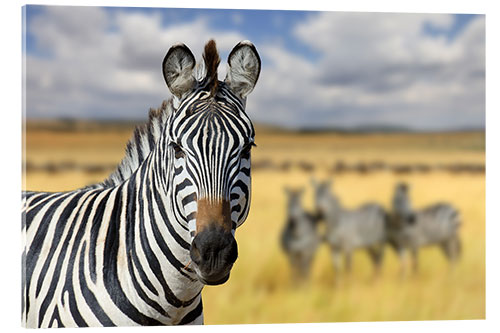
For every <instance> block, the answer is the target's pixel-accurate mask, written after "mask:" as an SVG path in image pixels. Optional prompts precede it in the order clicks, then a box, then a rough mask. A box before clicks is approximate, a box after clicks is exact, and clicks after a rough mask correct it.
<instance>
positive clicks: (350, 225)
mask: <svg viewBox="0 0 500 333" xmlns="http://www.w3.org/2000/svg"><path fill="white" fill-rule="evenodd" d="M330 185H331V184H330V182H329V181H326V182H322V183H319V184H317V183H315V182H313V186H314V187H315V203H316V210H317V212H318V215H319V216H320V217H322V218H323V219H324V220H325V221H326V231H325V241H326V242H327V243H328V244H329V246H330V249H331V252H332V257H333V264H334V267H335V270H337V271H338V270H339V269H340V257H339V254H340V253H343V254H344V255H345V265H346V270H347V271H350V269H351V257H352V253H353V252H354V251H355V250H357V249H366V250H367V251H368V254H369V255H370V257H371V259H372V261H373V264H374V266H375V270H376V272H378V270H379V269H380V266H381V264H382V259H383V253H384V244H385V241H386V233H385V223H386V214H385V211H384V209H383V207H382V206H381V205H379V204H376V203H367V204H364V205H363V206H361V207H359V208H357V209H354V210H348V209H345V208H343V207H342V205H341V203H340V200H339V199H338V198H337V196H335V195H334V194H333V193H331V191H330Z"/></svg>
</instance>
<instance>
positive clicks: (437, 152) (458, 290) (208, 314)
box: [23, 124, 485, 324]
mask: <svg viewBox="0 0 500 333" xmlns="http://www.w3.org/2000/svg"><path fill="white" fill-rule="evenodd" d="M58 126H59V125H57V124H56V125H54V126H32V125H29V126H27V127H26V136H25V151H24V161H25V162H26V163H27V164H30V165H38V166H40V165H41V166H43V165H45V164H47V163H52V164H55V165H57V164H61V163H66V164H70V165H76V166H78V165H89V164H92V165H105V166H109V165H111V166H112V165H116V164H117V163H118V162H119V161H120V160H121V158H122V157H123V155H124V149H125V144H126V142H127V140H128V139H129V138H130V135H131V134H132V130H133V128H132V127H130V126H109V125H102V126H96V127H92V130H89V129H88V128H85V127H84V128H83V129H82V128H76V130H75V128H73V130H71V131H70V130H68V129H67V128H64V126H59V127H58ZM55 129H56V130H55ZM256 132H257V134H256V143H257V145H258V147H257V148H256V149H254V150H253V152H252V162H253V163H256V164H257V163H259V162H261V161H264V160H268V161H273V162H277V163H278V162H283V161H292V162H294V161H295V162H297V161H307V162H308V163H311V164H313V165H314V166H315V168H314V169H313V170H312V171H310V172H306V171H304V170H301V169H299V168H290V169H288V170H286V171H283V170H277V169H266V168H262V169H255V170H253V171H252V205H251V210H250V214H249V217H248V219H247V221H246V222H245V223H244V224H243V226H241V228H239V229H238V230H237V232H236V238H237V242H238V246H239V258H238V260H237V262H236V264H235V266H234V268H233V271H232V273H231V278H230V279H229V281H228V282H227V283H225V284H224V285H221V286H215V287H206V288H205V289H204V291H203V297H204V298H203V302H204V312H205V323H206V324H256V323H299V322H301V323H302V322H345V321H401V320H447V319H482V318H484V317H485V175H484V173H481V172H474V173H469V172H463V173H450V172H446V171H442V170H436V171H432V172H426V173H423V172H410V173H394V172H391V171H390V170H381V171H377V172H372V173H367V174H360V173H356V172H347V173H342V174H335V173H332V172H331V170H330V169H329V167H330V166H331V165H332V164H334V163H336V162H338V161H343V162H345V163H358V162H372V161H383V162H385V163H409V164H411V163H425V164H428V165H438V164H450V163H469V164H483V165H484V163H485V149H484V142H485V140H484V133H483V132H463V133H460V132H457V133H423V134H422V133H392V134H335V133H320V134H314V133H308V134H296V133H291V132H273V131H269V130H259V127H257V131H256ZM109 172H110V170H108V169H106V168H104V169H95V170H94V171H92V172H89V171H88V170H85V169H81V168H73V169H72V168H68V169H64V170H63V171H53V170H52V171H51V170H45V169H44V168H33V169H28V171H26V172H25V174H24V181H23V188H24V189H28V190H43V191H65V190H71V189H75V188H79V187H82V186H85V185H88V184H91V183H95V182H99V181H102V180H103V179H104V178H106V176H107V174H108V173H109ZM311 177H315V178H317V179H326V178H331V179H333V181H334V183H333V190H334V191H335V193H337V194H338V195H339V197H340V199H341V201H342V204H343V205H344V206H345V207H347V208H354V207H356V206H359V205H361V204H362V203H364V202H366V201H377V202H380V203H381V204H382V205H383V206H385V207H386V208H389V207H390V200H391V196H392V190H393V187H394V184H395V183H396V182H398V181H406V182H408V183H410V184H411V191H412V192H411V197H412V199H413V203H414V207H416V208H419V207H424V206H426V205H428V204H431V203H434V202H436V201H448V202H450V203H452V204H453V205H455V206H456V207H457V208H458V209H459V210H460V212H461V214H462V216H463V225H462V227H461V230H460V235H461V238H462V242H463V256H462V258H461V260H460V262H459V263H458V265H457V266H456V267H455V268H454V269H450V267H449V265H448V264H447V262H446V260H445V259H444V256H443V255H442V253H441V252H440V250H439V249H438V248H426V249H423V250H422V251H421V254H420V272H419V273H418V274H417V275H410V274H408V275H407V276H405V277H401V276H400V274H399V269H400V263H399V260H398V258H397V257H396V255H395V254H394V252H393V251H392V249H390V248H389V247H387V248H386V251H385V258H384V264H383V269H382V274H381V276H380V277H378V278H377V279H374V278H373V275H372V267H371V264H370V262H369V259H368V256H367V255H366V254H365V253H363V252H357V253H356V254H355V256H354V261H353V272H352V274H351V275H350V276H349V277H348V276H345V275H342V274H340V275H338V276H337V275H335V274H334V272H333V267H332V261H331V258H330V254H329V251H328V248H327V246H326V245H322V246H321V247H320V248H319V250H318V253H317V255H316V257H315V261H314V264H313V268H312V275H311V278H310V280H309V282H308V283H306V284H305V285H302V286H296V285H294V284H292V282H291V279H290V269H289V267H288V262H287V260H286V257H285V256H284V254H283V252H282V251H281V249H280V246H279V235H280V232H281V229H282V227H283V223H284V220H285V197H284V193H283V187H284V186H285V185H287V186H292V187H304V188H305V189H306V192H305V194H304V205H305V206H306V207H307V208H308V209H312V204H313V202H312V193H311V188H310V185H309V184H310V179H311Z"/></svg>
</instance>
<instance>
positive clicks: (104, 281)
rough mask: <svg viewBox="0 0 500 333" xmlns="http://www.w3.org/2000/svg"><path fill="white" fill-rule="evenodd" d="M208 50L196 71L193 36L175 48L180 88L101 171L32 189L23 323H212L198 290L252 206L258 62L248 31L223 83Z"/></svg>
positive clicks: (170, 76)
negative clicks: (97, 178) (250, 110)
mask: <svg viewBox="0 0 500 333" xmlns="http://www.w3.org/2000/svg"><path fill="white" fill-rule="evenodd" d="M203 58H204V63H203V64H200V65H199V67H197V68H196V70H195V58H194V56H193V54H192V53H191V51H190V50H189V49H188V47H187V46H186V45H184V44H177V45H174V46H172V47H171V48H170V49H169V51H168V52H167V54H166V56H165V58H164V60H163V75H164V78H165V81H166V84H167V86H168V88H169V90H170V91H171V93H172V94H173V97H172V99H170V100H169V101H168V102H164V104H163V105H162V107H161V108H160V109H158V110H152V111H151V112H150V115H149V122H148V124H147V125H146V126H145V127H138V128H136V130H135V132H134V135H133V137H132V139H131V140H130V141H129V143H128V145H127V150H126V156H125V158H124V159H123V160H122V162H121V164H120V165H119V166H118V168H117V169H116V171H115V172H114V173H112V174H111V175H110V176H109V178H107V179H106V180H105V181H104V182H102V183H100V184H97V185H93V186H89V187H86V188H83V189H79V190H75V191H70V192H62V193H43V192H25V193H23V210H22V217H23V218H22V220H23V222H22V234H23V238H24V241H25V249H24V251H23V254H22V261H23V284H22V321H23V325H24V326H25V327H82V326H119V325H120V326H121V325H125V326H130V325H173V324H202V323H203V311H202V300H201V290H202V288H203V286H204V285H206V284H207V285H217V284H221V283H224V282H225V281H226V280H227V279H228V278H229V273H230V270H231V268H232V266H233V263H234V262H235V260H236V258H237V256H238V251H237V245H236V241H235V239H234V233H235V229H236V228H237V227H238V226H239V225H241V224H242V223H243V222H244V221H245V219H246V217H247V214H248V211H249V205H250V149H251V147H252V146H254V128H253V125H252V123H251V121H250V119H249V117H248V116H247V114H246V113H245V104H246V97H247V95H248V94H249V93H250V92H251V91H252V90H253V88H254V86H255V84H256V82H257V79H258V77H259V73H260V67H261V62H260V58H259V55H258V53H257V51H256V49H255V47H254V46H253V44H251V43H250V42H248V41H242V42H240V43H239V44H237V45H236V46H235V47H234V49H233V50H232V51H231V53H230V54H229V57H228V72H227V76H226V79H225V80H224V81H223V82H222V81H218V79H217V68H218V65H219V62H220V59H219V55H218V52H217V49H216V46H215V42H214V41H213V40H211V41H209V42H208V43H207V44H206V45H205V50H204V54H203Z"/></svg>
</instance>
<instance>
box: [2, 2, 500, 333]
mask: <svg viewBox="0 0 500 333" xmlns="http://www.w3.org/2000/svg"><path fill="white" fill-rule="evenodd" d="M5 3H7V4H5ZM26 3H29V4H47V5H91V6H131V7H184V8H236V9H237V8H241V9H243V8H246V9H287V10H334V11H364V12H423V13H477V14H486V51H487V56H486V68H487V69H486V73H487V74H486V94H487V100H486V109H487V113H486V123H487V129H486V142H487V143H486V145H487V163H486V164H487V166H486V169H487V177H486V179H487V186H486V193H487V198H486V219H487V223H486V230H487V233H486V243H487V244H486V245H487V253H486V272H487V281H486V282H487V284H486V288H487V295H486V303H487V307H486V317H487V319H486V320H478V321H425V322H377V323H332V324H279V325H277V324H270V325H238V326H232V325H225V326H205V327H191V328H189V327H183V328H181V327H177V328H162V327H155V328H147V329H148V330H149V332H152V331H157V332H160V331H162V332H164V330H165V329H168V330H171V329H173V330H184V332H186V331H193V330H195V331H199V330H205V331H214V332H215V331H217V332H221V331H223V332H229V331H232V330H235V329H236V330H238V331H240V330H242V331H244V332H250V331H251V330H252V331H253V330H255V329H280V330H281V329H286V330H291V331H292V332H299V331H300V332H301V331H303V330H304V329H314V330H320V331H333V330H340V331H342V332H353V331H358V330H369V331H370V332H384V333H386V332H401V331H402V330H404V331H405V332H422V331H432V332H434V331H443V330H449V331H453V332H454V333H455V332H457V331H458V332H462V331H472V330H475V331H477V332H490V331H494V330H498V328H499V327H500V325H499V323H500V321H499V319H498V317H499V314H500V313H499V302H498V298H499V297H500V290H499V287H498V285H499V281H500V279H499V269H498V264H499V260H498V257H497V256H498V254H499V243H500V241H499V240H498V237H499V235H500V230H499V226H498V224H499V223H500V221H499V213H498V210H496V205H497V201H498V199H497V198H500V193H499V192H500V191H499V186H498V185H499V181H498V180H499V179H498V174H499V170H500V165H499V162H498V148H497V147H496V144H497V143H499V142H500V138H499V132H497V128H498V112H500V109H499V106H498V95H499V89H500V82H499V80H498V74H499V70H498V69H499V65H498V63H499V60H498V59H500V54H499V51H498V40H499V38H498V32H499V31H500V27H499V25H500V23H499V22H500V17H499V16H500V15H499V13H498V11H495V7H494V4H495V1H490V2H488V1H479V0H474V1H451V0H447V1H439V2H438V1H436V0H419V1H385V0H378V1H370V0H363V1H361V0H351V1H344V2H335V3H333V4H330V3H328V2H327V1H324V0H319V1H318V0H308V1H301V2H299V1H287V2H282V3H280V2H278V1H272V0H266V1H260V0H258V1H251V2H236V1H214V0H210V1H208V2H203V1H189V2H186V1H179V0H176V1H150V0H145V1H126V0H120V1H113V0H104V1H89V0H87V1H77V0H75V1H30V2H26V1H5V2H3V3H2V10H0V15H1V16H0V22H1V23H2V29H0V31H1V39H0V41H1V45H2V48H1V51H0V52H1V59H2V61H1V62H0V63H1V70H0V73H1V74H0V75H1V77H2V78H1V86H0V91H1V100H2V104H1V107H2V108H1V110H2V118H1V119H2V121H3V124H4V126H3V129H2V131H1V132H2V141H1V144H2V149H6V152H2V153H1V156H2V175H3V181H2V183H3V184H6V186H5V185H4V186H2V190H1V193H2V198H1V200H0V202H1V208H2V212H3V213H4V215H3V218H2V219H1V222H0V223H2V226H5V227H6V229H5V230H2V231H1V234H2V236H3V238H2V240H1V241H0V244H1V246H2V248H1V252H0V253H2V258H3V260H2V261H3V262H2V267H3V274H2V280H1V281H2V283H1V286H2V290H1V291H2V292H1V294H0V295H1V301H0V306H1V317H2V326H1V328H2V329H3V330H5V329H9V330H8V331H9V332H10V331H19V330H22V328H20V297H19V296H20V292H19V291H20V260H19V257H20V256H19V253H20V236H19V235H20V233H19V231H20V224H19V218H20V214H19V207H20V205H19V199H20V189H21V85H22V80H21V69H22V61H21V7H22V6H23V5H25V4H26ZM5 214H6V215H5ZM118 329H120V331H121V330H126V331H130V332H131V331H132V330H134V329H135V331H136V332H138V330H139V329H140V330H141V332H143V331H142V330H144V329H146V328H118ZM94 330H99V331H102V329H87V330H85V332H94ZM68 331H74V329H66V330H65V331H64V332H68ZM78 332H82V330H81V329H80V330H79V331H78Z"/></svg>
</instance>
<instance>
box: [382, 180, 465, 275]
mask: <svg viewBox="0 0 500 333" xmlns="http://www.w3.org/2000/svg"><path fill="white" fill-rule="evenodd" d="M392 210H393V211H392V214H391V215H392V216H391V218H390V219H389V223H388V227H387V235H388V242H389V244H390V245H391V246H392V247H393V248H394V250H395V251H396V252H397V253H398V255H399V257H400V258H401V262H402V265H401V273H404V261H405V253H406V251H407V250H409V251H410V252H411V254H412V270H413V272H414V273H416V272H417V271H418V250H419V248H421V247H424V246H432V245H438V246H440V247H441V249H442V251H443V253H444V255H445V256H446V258H447V259H448V260H449V261H450V262H451V263H452V264H454V263H455V262H456V261H457V260H458V258H459V255H460V252H461V242H460V238H459V236H458V229H459V227H460V225H461V217H460V213H459V211H458V210H457V209H456V208H455V207H453V206H452V205H450V204H448V203H443V202H439V203H436V204H433V205H430V206H427V207H425V208H423V209H421V210H414V209H413V208H412V206H411V202H410V198H409V185H408V184H407V183H404V182H401V183H397V184H396V185H395V188H394V196H393V199H392Z"/></svg>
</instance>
